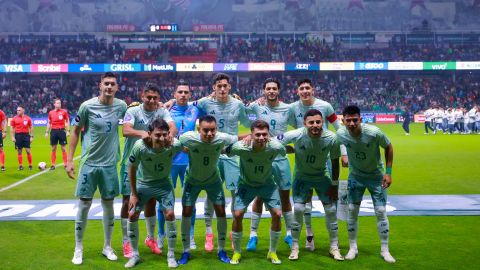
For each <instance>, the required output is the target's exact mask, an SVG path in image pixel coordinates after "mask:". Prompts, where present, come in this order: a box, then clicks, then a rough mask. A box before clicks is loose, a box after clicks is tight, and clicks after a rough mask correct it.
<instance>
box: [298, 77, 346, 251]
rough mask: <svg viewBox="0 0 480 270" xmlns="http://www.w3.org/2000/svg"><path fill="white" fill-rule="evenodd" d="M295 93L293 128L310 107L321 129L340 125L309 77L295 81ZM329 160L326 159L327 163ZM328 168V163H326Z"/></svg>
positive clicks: (310, 243) (308, 222) (308, 218)
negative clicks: (316, 112)
mask: <svg viewBox="0 0 480 270" xmlns="http://www.w3.org/2000/svg"><path fill="white" fill-rule="evenodd" d="M297 94H298V96H299V98H300V100H298V101H296V102H294V103H292V104H290V110H291V115H293V117H294V119H292V120H291V121H292V122H293V123H294V124H293V126H294V127H295V128H300V127H303V123H304V120H303V116H304V115H305V113H306V112H307V111H308V110H310V109H317V110H319V111H320V112H321V113H322V116H323V125H324V126H323V129H325V130H326V129H328V123H330V124H332V125H333V127H334V128H335V130H338V129H339V128H340V127H341V124H340V120H339V119H338V118H337V115H336V114H335V110H334V109H333V107H332V105H331V104H330V103H328V102H326V101H324V100H321V99H319V98H316V97H315V96H314V94H315V88H314V86H313V83H312V81H311V80H309V79H304V80H301V81H299V82H298V83H297ZM341 151H342V165H343V167H346V166H347V165H348V158H347V156H346V153H345V149H344V148H343V147H342V148H341ZM328 162H329V161H328V160H327V163H328ZM327 166H328V167H329V170H330V164H327ZM311 213H312V202H311V195H310V197H309V200H308V202H307V204H306V205H305V215H304V218H305V228H306V230H307V240H306V243H305V248H306V249H307V250H310V251H313V250H314V249H315V243H314V240H313V231H312V214H311Z"/></svg>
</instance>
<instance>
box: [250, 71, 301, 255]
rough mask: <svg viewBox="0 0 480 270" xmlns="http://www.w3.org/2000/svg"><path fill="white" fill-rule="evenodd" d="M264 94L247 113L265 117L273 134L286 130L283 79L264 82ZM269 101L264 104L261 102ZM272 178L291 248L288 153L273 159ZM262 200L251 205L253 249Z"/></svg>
mask: <svg viewBox="0 0 480 270" xmlns="http://www.w3.org/2000/svg"><path fill="white" fill-rule="evenodd" d="M263 91H264V92H263V94H264V97H263V98H262V100H261V102H253V103H251V104H250V105H249V106H248V107H247V112H248V113H249V114H250V113H252V114H255V115H256V117H257V119H259V120H264V121H265V122H267V123H269V124H270V129H269V132H270V136H271V137H275V136H277V135H280V134H283V133H285V132H287V128H288V119H289V117H288V116H289V113H290V109H289V106H288V105H287V104H285V103H283V102H281V101H280V100H279V95H280V82H279V81H278V80H277V79H274V78H268V79H266V80H265V81H264V82H263ZM263 100H266V104H265V105H260V104H259V103H263ZM272 172H273V180H274V181H275V183H276V184H277V186H278V189H279V193H280V199H281V202H282V214H283V217H284V219H285V227H286V231H287V235H286V236H285V239H284V240H285V242H286V243H287V244H288V245H289V246H290V247H291V245H292V236H291V230H290V229H291V225H292V222H293V212H292V205H291V203H290V188H291V187H292V177H291V172H290V162H289V161H288V159H287V158H286V157H285V156H281V155H279V156H277V157H276V158H275V160H274V161H273V168H272ZM262 208H263V202H262V200H261V199H260V198H258V197H257V198H256V199H255V201H254V203H253V206H252V215H251V222H250V238H249V240H248V243H247V250H248V251H253V250H256V248H257V242H258V237H257V229H258V225H259V223H260V218H261V216H262Z"/></svg>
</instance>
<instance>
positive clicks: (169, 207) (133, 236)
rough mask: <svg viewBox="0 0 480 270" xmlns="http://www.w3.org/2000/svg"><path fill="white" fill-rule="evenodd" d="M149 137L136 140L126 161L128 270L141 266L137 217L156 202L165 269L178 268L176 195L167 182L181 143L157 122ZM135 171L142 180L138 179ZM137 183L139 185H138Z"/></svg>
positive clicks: (165, 123)
mask: <svg viewBox="0 0 480 270" xmlns="http://www.w3.org/2000/svg"><path fill="white" fill-rule="evenodd" d="M148 135H149V136H148V137H146V138H144V139H142V140H137V142H136V143H135V145H134V146H133V148H132V151H131V154H130V157H129V158H128V160H129V164H130V166H129V174H128V175H129V177H130V187H131V190H132V195H131V196H130V202H129V207H128V208H129V209H130V211H129V220H128V238H129V239H130V243H131V244H132V249H133V256H132V257H131V258H130V260H128V262H127V263H126V264H125V267H126V268H131V267H134V266H135V265H137V264H138V263H139V262H140V254H139V252H138V235H139V233H138V217H139V215H140V212H141V211H142V210H143V207H144V205H145V204H146V203H147V202H148V201H149V200H150V199H152V198H153V199H155V200H157V201H158V202H159V203H160V207H161V209H162V211H163V212H164V214H165V217H166V219H167V231H168V233H167V235H168V237H167V239H168V254H167V262H168V267H170V268H175V267H177V266H178V264H177V262H176V261H175V254H174V252H175V244H176V242H177V224H176V221H175V213H174V211H173V210H174V206H175V191H174V189H173V187H172V180H171V179H170V170H171V168H172V160H173V156H174V155H175V154H176V153H177V152H179V151H181V150H182V147H181V145H180V143H179V142H178V141H177V140H176V139H175V141H174V142H173V144H172V138H171V136H170V134H169V127H168V124H167V122H165V121H164V120H162V119H160V118H157V119H155V120H154V121H153V122H152V123H151V124H150V125H149V127H148ZM137 170H140V171H142V173H141V174H140V175H142V178H140V179H137ZM137 180H138V182H137Z"/></svg>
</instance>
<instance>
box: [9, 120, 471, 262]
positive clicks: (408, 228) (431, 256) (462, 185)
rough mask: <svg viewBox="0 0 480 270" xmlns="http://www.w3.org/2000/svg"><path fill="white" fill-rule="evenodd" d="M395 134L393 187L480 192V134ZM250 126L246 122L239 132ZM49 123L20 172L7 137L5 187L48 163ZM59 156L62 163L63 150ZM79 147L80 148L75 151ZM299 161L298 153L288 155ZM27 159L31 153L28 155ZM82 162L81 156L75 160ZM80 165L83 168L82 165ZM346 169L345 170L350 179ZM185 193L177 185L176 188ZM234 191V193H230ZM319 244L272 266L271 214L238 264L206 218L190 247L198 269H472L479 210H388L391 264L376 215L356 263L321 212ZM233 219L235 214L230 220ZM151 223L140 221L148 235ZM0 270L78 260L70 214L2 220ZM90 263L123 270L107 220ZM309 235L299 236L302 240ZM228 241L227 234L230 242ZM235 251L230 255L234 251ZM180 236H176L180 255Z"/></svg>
mask: <svg viewBox="0 0 480 270" xmlns="http://www.w3.org/2000/svg"><path fill="white" fill-rule="evenodd" d="M379 127H380V128H381V129H382V130H383V131H384V132H385V133H386V134H387V135H388V137H389V138H390V139H391V141H392V144H393V147H394V166H393V185H392V187H391V188H390V190H389V194H396V195H398V194H409V195H415V194H480V170H478V169H477V168H476V166H478V164H480V155H479V153H480V135H442V134H437V135H428V136H427V135H424V134H423V132H424V131H423V125H421V124H412V125H411V129H412V131H411V136H405V134H404V133H403V131H402V129H401V126H400V125H379ZM244 132H246V130H245V129H243V130H242V131H241V133H244ZM43 134H44V127H36V128H35V135H36V136H35V141H34V143H33V144H32V152H33V160H34V170H33V171H28V170H24V171H17V167H18V164H17V160H16V152H15V150H14V147H13V144H12V142H11V141H10V140H9V138H8V137H7V138H6V140H5V146H4V149H5V152H6V169H7V170H6V172H3V173H0V189H1V188H5V187H7V186H9V185H11V184H13V183H16V182H18V181H20V180H22V179H25V178H27V177H29V176H32V175H34V174H36V173H38V172H39V170H38V169H37V168H36V165H37V164H38V162H40V161H45V162H47V164H49V163H50V162H49V160H50V146H49V145H48V141H47V139H46V138H44V137H42V135H43ZM57 151H58V154H57V163H59V162H61V154H60V150H59V149H58V150H57ZM79 153H80V148H79V147H78V148H77V154H79ZM290 158H291V160H293V157H290ZM24 162H26V157H24ZM77 166H78V163H77ZM77 168H78V167H77ZM347 173H348V171H347V169H342V170H341V179H346V177H347ZM75 183H76V182H75V181H73V180H70V179H68V178H67V176H66V174H65V171H64V170H63V168H62V167H59V168H57V169H56V170H55V171H47V172H45V173H43V174H41V175H38V176H35V177H33V178H31V179H30V180H29V181H28V182H25V183H23V184H21V185H18V186H15V187H13V188H10V189H8V190H5V191H2V192H0V200H47V199H73V198H74V197H73V193H74V189H75ZM180 194H181V191H180V188H179V187H177V190H176V195H177V197H179V196H180ZM226 195H228V193H227V194H226ZM313 222H314V224H313V226H314V227H313V228H314V231H315V232H316V238H315V239H316V245H317V247H318V248H317V250H316V251H315V252H313V253H311V252H307V251H305V250H304V249H301V250H300V252H301V253H300V260H299V261H297V262H289V261H288V258H287V257H288V254H289V251H288V249H287V247H286V245H285V244H283V243H280V244H279V250H278V254H279V256H280V259H282V260H283V264H282V265H281V266H273V265H271V264H270V263H269V262H268V261H267V260H266V259H265V256H266V253H267V251H268V235H269V234H268V231H269V230H268V224H269V223H270V222H269V220H268V219H264V220H262V222H261V226H260V229H259V236H260V241H259V249H258V250H257V251H256V252H253V253H251V252H246V251H244V252H243V260H242V262H241V264H240V265H239V266H228V265H223V264H221V263H219V262H218V261H217V260H216V258H215V254H206V253H205V252H204V251H203V248H202V246H203V236H202V235H203V233H204V223H203V221H202V220H199V221H198V222H197V226H196V231H197V233H196V242H197V245H198V246H199V249H197V250H196V251H194V252H193V253H192V260H191V262H190V263H189V264H188V265H187V266H183V267H180V268H186V267H193V269H220V268H222V269H224V268H230V267H232V268H237V269H251V268H252V267H255V268H263V267H265V269H273V268H282V269H302V268H303V269H326V268H338V269H454V268H457V269H474V268H477V267H478V265H479V264H480V257H479V256H477V254H476V250H478V249H479V248H480V241H479V240H478V237H477V236H478V235H479V234H480V219H479V218H478V216H477V217H445V216H435V217H400V216H394V217H390V223H391V252H392V254H393V255H394V256H395V257H396V259H397V263H396V264H395V265H388V264H386V263H384V262H383V260H382V259H381V258H380V257H379V255H378V252H379V239H378V235H377V231H376V223H375V218H373V217H361V218H360V233H359V252H360V253H359V258H358V259H357V260H355V261H352V262H335V261H333V260H332V259H330V258H328V257H327V256H326V255H327V254H328V250H327V234H326V231H325V228H324V223H323V222H324V220H323V218H314V219H313ZM230 224H231V220H230V221H229V226H230ZM248 224H249V221H244V231H245V232H244V241H243V243H244V245H245V244H246V241H247V237H248ZM144 228H145V227H144V226H143V225H141V226H140V233H141V234H142V235H144V233H145V229H144ZM0 234H1V235H2V237H1V238H0V247H1V249H0V269H67V268H78V267H74V266H73V265H72V264H71V262H70V260H71V257H72V255H73V247H74V238H73V222H71V221H28V222H27V221H14V222H0ZM85 237H86V238H85V254H84V265H83V266H80V267H81V268H84V269H121V268H123V264H124V263H125V262H126V260H125V259H124V258H120V259H119V261H118V262H113V263H112V262H107V261H106V259H104V258H103V257H102V256H101V255H100V251H101V247H102V239H103V234H102V229H101V222H100V221H97V220H91V221H89V226H88V229H87V232H86V236H85ZM120 239H121V237H120V230H119V223H117V225H116V229H115V233H114V248H115V249H116V250H117V251H118V253H119V254H120V250H121V243H120V242H121V240H120ZM304 241H305V240H304V238H302V239H301V242H302V243H303V242H304ZM227 242H228V243H229V241H227ZM340 246H341V249H342V253H343V254H344V253H345V252H346V251H347V249H348V240H347V236H346V224H345V223H344V222H340ZM228 250H229V254H230V255H231V251H230V249H228ZM180 251H181V242H180V240H178V241H177V256H179V253H180ZM140 252H141V254H142V258H143V259H144V262H143V263H142V264H140V265H139V266H138V267H137V268H138V269H154V268H155V269H156V268H159V267H160V268H166V258H165V256H161V257H157V256H155V255H152V254H150V253H149V252H148V251H147V250H146V249H145V247H144V246H143V245H141V249H140Z"/></svg>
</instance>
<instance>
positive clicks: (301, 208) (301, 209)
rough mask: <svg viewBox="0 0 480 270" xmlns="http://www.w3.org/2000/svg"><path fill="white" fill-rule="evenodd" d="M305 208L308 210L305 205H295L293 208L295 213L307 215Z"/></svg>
mask: <svg viewBox="0 0 480 270" xmlns="http://www.w3.org/2000/svg"><path fill="white" fill-rule="evenodd" d="M305 208H306V205H305V204H304V203H295V204H294V206H293V210H294V211H295V213H302V214H303V213H305Z"/></svg>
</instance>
